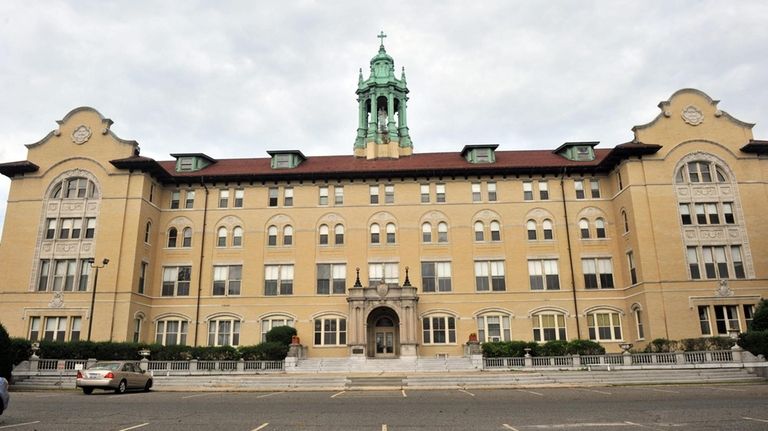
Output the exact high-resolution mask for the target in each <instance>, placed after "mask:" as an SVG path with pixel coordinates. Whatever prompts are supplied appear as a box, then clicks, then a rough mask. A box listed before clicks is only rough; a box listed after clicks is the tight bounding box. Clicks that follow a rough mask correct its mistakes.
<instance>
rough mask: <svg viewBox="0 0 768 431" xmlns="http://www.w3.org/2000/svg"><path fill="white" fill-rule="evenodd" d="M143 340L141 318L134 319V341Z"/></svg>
mask: <svg viewBox="0 0 768 431" xmlns="http://www.w3.org/2000/svg"><path fill="white" fill-rule="evenodd" d="M139 341H141V319H140V318H136V319H133V342H134V343H138V342H139Z"/></svg>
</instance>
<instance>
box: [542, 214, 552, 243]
mask: <svg viewBox="0 0 768 431" xmlns="http://www.w3.org/2000/svg"><path fill="white" fill-rule="evenodd" d="M541 232H542V233H543V237H544V239H553V238H554V234H553V228H552V220H549V219H545V220H544V221H543V222H541Z"/></svg>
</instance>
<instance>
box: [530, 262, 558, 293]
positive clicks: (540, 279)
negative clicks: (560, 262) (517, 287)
mask: <svg viewBox="0 0 768 431" xmlns="http://www.w3.org/2000/svg"><path fill="white" fill-rule="evenodd" d="M528 278H529V280H530V283H531V290H560V276H559V273H558V270H557V259H532V260H529V261H528Z"/></svg>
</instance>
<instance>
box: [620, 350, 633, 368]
mask: <svg viewBox="0 0 768 431" xmlns="http://www.w3.org/2000/svg"><path fill="white" fill-rule="evenodd" d="M621 360H622V363H623V364H624V365H632V354H631V353H629V352H628V351H626V350H625V351H624V353H622V354H621Z"/></svg>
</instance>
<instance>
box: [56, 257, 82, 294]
mask: <svg viewBox="0 0 768 431" xmlns="http://www.w3.org/2000/svg"><path fill="white" fill-rule="evenodd" d="M76 266H77V264H76V261H75V259H61V260H59V259H57V260H55V261H54V272H53V289H52V290H53V291H61V290H63V291H66V292H71V291H72V290H73V289H74V286H75V269H76Z"/></svg>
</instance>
